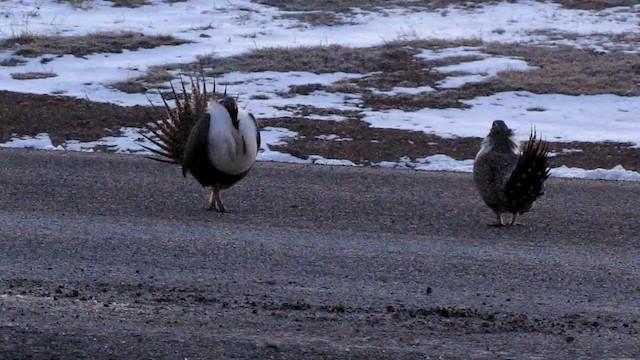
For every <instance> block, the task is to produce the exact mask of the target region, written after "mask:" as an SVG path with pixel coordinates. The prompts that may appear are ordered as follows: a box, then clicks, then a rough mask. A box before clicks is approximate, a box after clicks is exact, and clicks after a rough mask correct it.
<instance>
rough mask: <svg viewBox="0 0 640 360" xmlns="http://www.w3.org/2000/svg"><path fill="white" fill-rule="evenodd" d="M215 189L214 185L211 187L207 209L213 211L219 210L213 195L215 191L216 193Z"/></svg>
mask: <svg viewBox="0 0 640 360" xmlns="http://www.w3.org/2000/svg"><path fill="white" fill-rule="evenodd" d="M214 191H215V189H214V188H213V187H212V188H211V192H210V193H209V205H208V206H207V210H209V211H211V210H218V209H217V208H216V207H217V204H216V203H215V199H214V197H213V193H214Z"/></svg>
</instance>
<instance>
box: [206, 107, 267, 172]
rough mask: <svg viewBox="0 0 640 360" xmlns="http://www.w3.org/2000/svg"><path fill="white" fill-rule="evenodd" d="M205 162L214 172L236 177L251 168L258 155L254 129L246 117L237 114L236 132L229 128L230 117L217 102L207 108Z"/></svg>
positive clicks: (246, 115) (249, 118)
mask: <svg viewBox="0 0 640 360" xmlns="http://www.w3.org/2000/svg"><path fill="white" fill-rule="evenodd" d="M208 112H209V114H210V115H211V120H210V122H209V134H208V145H209V148H208V150H209V160H211V163H212V164H213V166H215V167H216V169H218V170H220V171H222V172H224V173H226V174H229V175H238V174H241V173H243V172H245V171H247V170H249V169H250V168H251V166H252V165H253V163H254V162H255V158H256V155H257V153H258V144H257V140H256V138H257V132H258V129H257V127H256V124H255V122H254V120H253V119H252V118H251V116H250V115H249V113H247V112H246V111H243V110H241V109H239V110H238V123H239V125H238V128H237V129H236V128H235V127H234V126H233V122H232V121H231V115H230V114H229V112H228V111H227V109H226V108H225V107H224V106H222V105H221V104H220V103H218V102H217V101H215V102H212V103H211V104H210V105H209V110H208Z"/></svg>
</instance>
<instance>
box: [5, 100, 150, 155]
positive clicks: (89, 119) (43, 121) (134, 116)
mask: <svg viewBox="0 0 640 360" xmlns="http://www.w3.org/2000/svg"><path fill="white" fill-rule="evenodd" d="M147 113H150V114H153V112H151V111H150V109H148V108H146V107H142V106H134V107H122V106H118V105H114V104H107V103H97V102H92V101H88V100H83V99H76V98H71V97H66V96H49V95H32V94H21V93H14V92H9V91H0V129H2V132H1V133H0V134H1V136H0V139H1V141H2V142H5V141H7V140H9V138H10V137H11V135H12V134H14V133H15V134H18V135H30V136H34V135H37V134H39V133H41V132H46V133H48V134H49V135H50V137H51V140H52V142H53V144H54V145H58V144H60V143H63V142H64V141H66V140H71V139H78V140H81V141H93V140H98V139H100V138H102V137H105V136H109V135H114V134H115V135H118V134H119V132H118V131H117V130H118V129H119V128H120V127H122V126H135V127H142V125H143V124H145V123H147V122H148V121H149V117H148V115H147Z"/></svg>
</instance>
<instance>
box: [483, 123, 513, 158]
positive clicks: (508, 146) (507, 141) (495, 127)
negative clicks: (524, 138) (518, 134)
mask: <svg viewBox="0 0 640 360" xmlns="http://www.w3.org/2000/svg"><path fill="white" fill-rule="evenodd" d="M487 141H488V142H489V143H490V144H491V145H492V146H493V147H495V148H496V149H505V150H509V151H512V152H516V150H517V148H518V145H517V142H516V140H515V134H514V133H513V130H511V129H509V127H508V126H507V124H505V123H504V121H502V120H496V121H494V122H493V124H492V125H491V131H489V136H487Z"/></svg>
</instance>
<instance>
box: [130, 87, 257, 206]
mask: <svg viewBox="0 0 640 360" xmlns="http://www.w3.org/2000/svg"><path fill="white" fill-rule="evenodd" d="M191 83H192V90H191V94H187V91H186V89H185V86H184V83H183V84H182V91H183V94H182V95H183V96H182V100H180V98H179V97H178V95H177V94H176V91H175V89H174V88H173V85H172V87H171V89H172V91H173V95H174V97H175V102H176V107H175V109H171V108H170V107H169V105H168V104H167V102H166V101H165V100H164V98H163V101H164V105H165V109H166V112H167V114H168V118H165V119H164V120H160V121H158V122H153V123H151V124H149V125H147V130H149V131H150V132H151V135H147V134H142V135H143V136H144V137H145V138H147V139H148V140H149V141H151V142H152V143H153V144H155V145H156V146H157V147H158V148H159V149H154V148H150V147H146V148H147V149H148V150H149V151H151V152H153V153H154V154H155V155H159V156H160V157H159V158H158V157H151V158H152V159H154V160H159V161H163V162H169V163H176V164H180V165H182V175H183V176H185V177H186V176H187V174H189V173H190V174H191V175H192V176H193V177H194V178H195V179H196V180H197V181H198V182H199V183H200V185H202V186H203V187H208V188H210V189H211V194H210V197H209V205H208V207H207V210H216V211H219V212H226V211H227V209H226V208H225V206H224V204H223V203H222V199H221V198H220V191H221V190H225V189H228V188H230V187H231V186H233V185H234V184H236V183H237V182H238V181H240V180H242V179H243V178H244V177H245V176H246V175H247V174H248V173H249V170H251V167H252V166H253V164H254V162H255V160H256V156H257V154H258V149H259V148H260V130H259V128H258V123H257V121H256V119H255V117H254V116H253V115H252V114H251V113H249V112H246V111H244V110H243V109H239V108H238V105H237V103H236V101H235V100H234V99H232V98H230V97H228V96H227V95H226V92H225V94H224V95H220V94H216V92H215V85H214V90H213V94H212V95H213V97H214V99H213V100H212V101H208V100H209V99H208V97H209V95H208V94H207V89H206V85H205V84H204V81H203V82H202V86H200V82H199V81H195V82H194V81H192V82H191Z"/></svg>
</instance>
